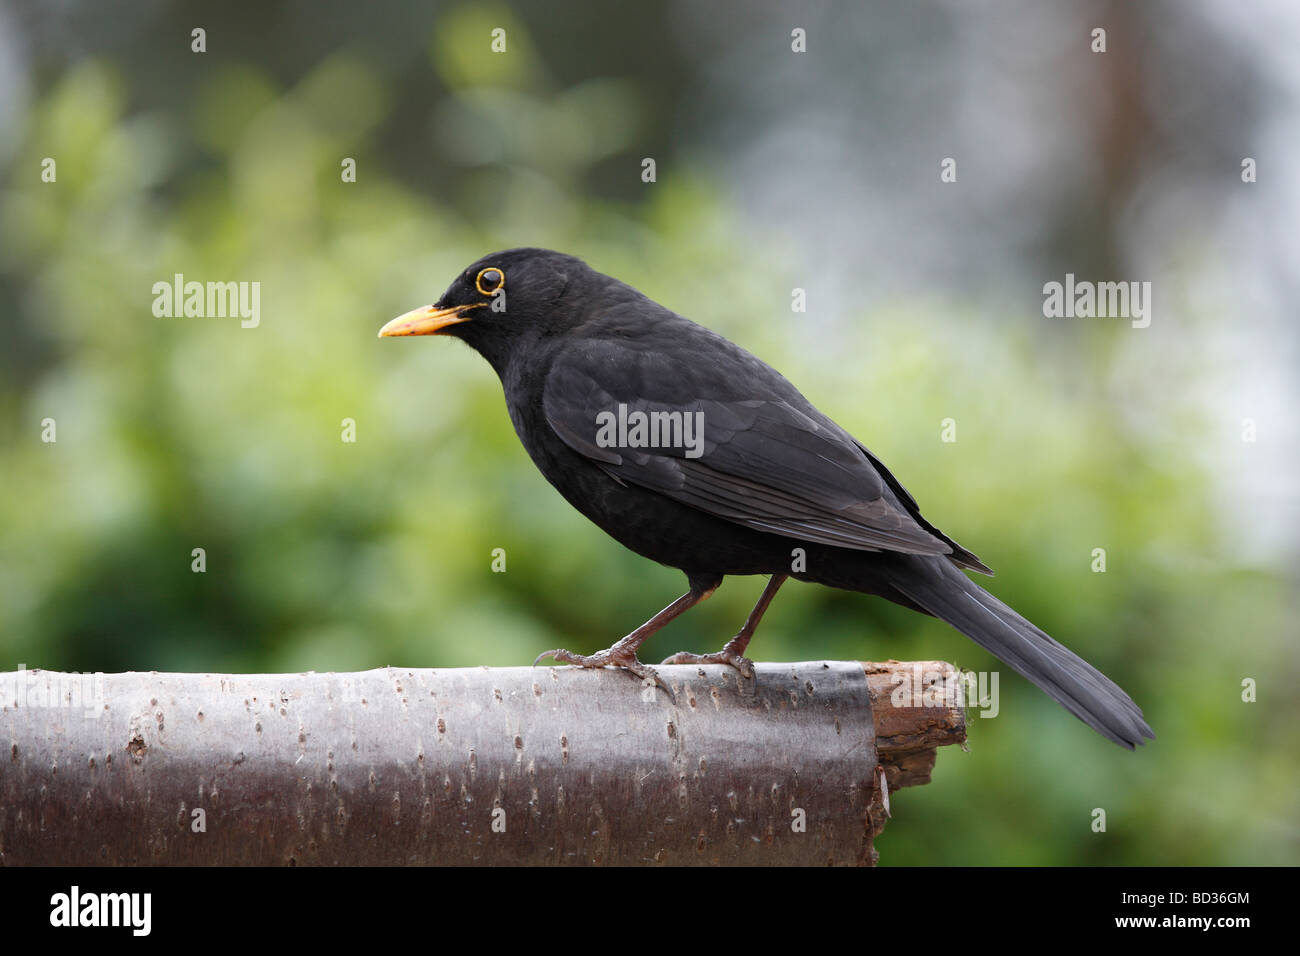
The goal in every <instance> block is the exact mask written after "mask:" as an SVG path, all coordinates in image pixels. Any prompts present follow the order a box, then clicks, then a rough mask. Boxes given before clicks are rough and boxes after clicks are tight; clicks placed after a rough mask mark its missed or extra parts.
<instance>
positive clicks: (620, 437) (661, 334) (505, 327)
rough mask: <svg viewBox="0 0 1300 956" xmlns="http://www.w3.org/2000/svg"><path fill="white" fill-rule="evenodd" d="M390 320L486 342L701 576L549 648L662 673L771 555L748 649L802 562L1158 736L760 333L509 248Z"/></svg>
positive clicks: (562, 481) (558, 456) (564, 434)
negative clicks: (603, 634)
mask: <svg viewBox="0 0 1300 956" xmlns="http://www.w3.org/2000/svg"><path fill="white" fill-rule="evenodd" d="M379 334H380V335H381V336H396V335H430V334H440V335H451V336H454V337H456V338H459V339H461V340H462V341H464V342H465V343H466V344H467V345H469V346H470V347H471V348H473V349H475V350H476V351H477V352H478V353H479V354H481V355H482V356H483V357H484V358H485V359H487V361H488V363H489V364H490V365H491V366H492V368H493V369H494V370H495V371H496V373H497V375H498V376H500V378H501V384H502V386H503V387H504V389H505V398H506V406H507V407H508V409H509V411H510V420H511V421H512V422H513V423H514V426H515V431H516V432H517V433H518V435H519V439H520V441H522V442H523V445H524V448H525V449H527V451H528V454H529V455H530V456H531V457H532V459H533V462H534V463H535V464H536V465H537V467H538V468H539V469H541V472H542V474H543V475H545V476H546V479H547V480H548V481H549V482H550V483H551V484H552V485H554V486H555V487H556V488H557V489H558V490H559V492H560V494H562V495H563V496H564V497H565V498H566V499H567V500H568V502H569V503H570V504H571V505H573V506H574V507H575V508H577V509H578V510H579V511H581V512H582V513H583V514H584V515H586V516H587V517H588V518H590V519H591V520H592V521H594V522H595V523H596V524H597V525H599V526H600V527H601V528H603V529H604V530H605V532H606V533H608V534H609V535H610V536H611V537H613V538H614V539H615V540H617V541H619V542H621V543H622V544H623V545H625V546H626V547H628V548H631V549H632V550H633V551H635V552H636V553H638V554H640V555H643V556H645V557H647V558H650V559H651V560H654V561H658V562H659V563H661V564H665V565H668V566H670V567H675V568H680V569H681V570H682V571H684V572H685V573H686V579H687V581H688V582H689V585H690V589H689V590H688V591H687V592H686V593H685V594H683V595H682V596H681V597H679V598H678V599H677V600H676V601H673V602H672V603H671V604H669V605H668V606H667V607H666V608H664V609H663V610H662V611H660V612H659V613H658V614H656V615H655V616H654V617H652V618H651V619H650V620H648V621H646V622H645V623H644V624H642V625H641V626H640V627H638V628H637V629H636V630H634V631H632V632H631V633H630V634H628V635H627V636H626V637H624V638H622V639H621V640H620V641H618V642H617V643H615V644H614V645H613V646H612V647H610V648H608V649H606V650H603V651H601V652H599V653H597V654H592V655H590V656H582V655H579V654H574V653H572V652H570V651H566V650H554V651H547V652H546V653H545V654H542V655H541V656H540V657H539V658H538V660H539V661H540V660H541V659H542V658H544V657H548V656H550V657H554V658H555V659H556V660H558V661H563V662H566V663H569V664H576V665H578V666H580V667H600V666H604V665H607V664H612V665H615V666H619V667H623V668H626V669H627V670H629V671H631V672H632V673H633V674H636V675H637V676H639V677H642V678H647V677H655V679H657V677H656V676H655V675H654V672H653V671H652V670H651V669H650V668H648V667H646V666H645V665H643V664H642V663H641V662H640V661H639V660H638V659H637V648H638V647H639V646H640V644H641V643H642V642H643V641H644V640H645V639H646V638H648V637H649V636H650V635H651V634H653V633H655V631H657V630H659V628H661V627H663V625H665V624H667V623H668V622H669V621H671V620H672V619H673V618H675V617H677V615H679V614H681V613H682V612H683V611H685V610H686V609H687V608H689V607H691V606H692V605H694V604H696V603H698V602H699V601H702V600H704V599H705V598H707V597H708V596H709V595H710V594H712V593H713V591H714V590H715V589H716V588H717V587H718V585H719V584H721V583H722V579H723V576H724V575H728V574H768V575H771V578H770V580H769V582H768V584H767V587H766V588H765V589H764V591H763V595H762V597H760V598H759V600H758V603H757V604H756V605H755V606H754V609H753V611H752V612H750V615H749V618H748V620H746V621H745V624H744V626H743V627H742V628H741V629H740V631H739V633H737V634H736V636H735V637H733V638H732V639H731V640H730V641H729V642H728V643H727V645H726V646H725V647H724V648H723V649H722V650H721V651H719V652H717V653H716V654H704V655H696V654H687V653H682V654H677V655H675V656H673V657H671V658H669V659H668V660H667V661H665V662H664V663H693V662H709V663H727V664H731V665H732V666H734V667H736V668H737V669H738V670H739V671H740V672H741V673H742V674H744V675H746V676H751V675H752V674H753V667H752V665H751V663H750V662H749V661H748V660H747V659H746V658H744V657H743V656H742V655H743V654H744V652H745V649H746V647H747V646H748V644H749V641H750V638H752V637H753V636H754V629H755V628H756V627H757V625H758V622H759V619H760V618H761V617H762V616H763V612H764V611H765V610H766V609H767V606H768V604H769V603H770V602H771V600H772V598H773V596H774V595H775V594H776V591H777V589H778V588H779V587H780V586H781V584H782V582H784V581H785V580H786V578H788V577H794V578H798V579H799V580H803V581H815V582H817V583H819V584H825V585H829V586H831V587H836V588H845V589H847V590H851V591H861V592H863V593H866V594H875V595H879V596H880V597H883V598H886V599H887V600H890V601H893V602H895V603H896V604H901V605H903V606H904V607H908V608H911V609H912V610H914V611H920V612H922V613H924V614H931V615H933V616H935V617H938V618H941V619H943V620H945V621H947V622H948V623H949V624H951V625H952V626H953V627H955V628H957V630H959V631H961V632H962V633H963V634H965V635H967V636H968V637H970V638H971V639H972V640H974V641H975V642H976V643H977V644H979V645H980V646H981V647H983V648H985V649H986V650H988V651H989V652H990V653H992V654H994V655H995V656H996V657H998V658H999V659H1001V660H1002V661H1004V662H1005V663H1006V664H1008V665H1009V666H1011V667H1012V668H1014V669H1015V670H1016V671H1017V672H1018V673H1020V674H1022V675H1023V676H1024V677H1026V678H1028V679H1029V680H1031V681H1033V682H1034V683H1035V684H1037V685H1038V686H1039V687H1040V688H1042V690H1043V691H1045V692H1046V693H1047V694H1048V695H1049V696H1051V697H1052V698H1053V699H1054V700H1056V701H1058V702H1060V703H1061V705H1062V706H1064V707H1065V708H1066V710H1068V711H1070V713H1072V714H1074V715H1075V716H1076V717H1078V718H1079V719H1080V720H1082V721H1083V722H1084V723H1086V724H1088V725H1089V726H1090V727H1092V728H1093V729H1095V730H1096V731H1097V732H1098V733H1100V734H1102V735H1103V736H1105V737H1107V738H1109V739H1110V740H1113V741H1115V742H1116V743H1117V744H1120V745H1122V746H1125V747H1128V748H1129V749H1132V748H1133V746H1134V745H1135V744H1140V743H1142V742H1143V738H1154V736H1155V735H1154V734H1153V733H1152V732H1151V728H1150V727H1148V726H1147V724H1146V722H1145V721H1144V720H1143V718H1142V711H1141V710H1140V709H1139V708H1138V706H1137V705H1136V704H1134V703H1133V701H1132V700H1131V699H1130V698H1129V696H1128V695H1127V694H1125V693H1124V691H1123V690H1121V689H1120V688H1119V687H1118V686H1117V685H1116V684H1115V683H1113V682H1112V681H1111V680H1110V679H1109V678H1107V677H1106V676H1105V675H1104V674H1102V673H1101V672H1100V671H1098V670H1097V669H1096V668H1094V667H1093V666H1092V665H1090V664H1089V663H1087V662H1086V661H1084V660H1083V659H1082V658H1080V657H1078V656H1076V655H1075V654H1073V653H1072V652H1071V651H1069V650H1068V649H1067V648H1065V647H1063V646H1062V645H1061V644H1058V643H1057V642H1056V641H1054V640H1053V639H1052V638H1051V637H1049V636H1048V635H1047V634H1045V633H1044V632H1043V631H1041V630H1039V629H1038V628H1037V627H1035V626H1034V625H1033V624H1031V623H1030V622H1029V621H1027V620H1025V619H1024V618H1023V617H1021V616H1020V615H1019V614H1017V613H1016V612H1015V611H1013V610H1012V609H1011V608H1010V607H1008V606H1007V605H1006V604H1003V603H1002V602H1001V601H999V600H998V599H997V598H996V597H994V596H993V595H992V594H989V593H988V592H987V591H985V590H984V589H983V588H981V587H979V586H978V585H977V584H975V583H974V581H972V580H971V579H970V578H968V577H967V576H966V574H965V573H964V572H963V569H970V570H973V571H979V572H982V573H984V574H991V573H992V572H991V571H990V570H989V569H988V568H987V567H985V566H984V564H983V563H981V562H980V560H979V558H977V557H976V556H975V555H974V554H972V553H971V552H969V551H967V550H966V549H965V548H963V547H962V546H961V545H959V544H957V542H955V541H954V540H953V539H952V538H950V537H948V536H947V535H945V534H944V533H943V532H941V531H940V530H939V529H938V528H936V527H935V526H934V525H932V524H930V522H928V521H926V520H925V518H923V517H922V516H921V512H920V510H919V509H918V508H917V504H916V501H915V500H913V498H912V496H911V495H910V494H908V493H907V490H906V489H905V488H904V487H903V486H902V485H901V484H900V483H899V481H898V479H896V478H895V477H894V476H893V475H892V474H891V473H890V472H889V469H887V468H886V467H885V466H884V465H883V464H882V463H881V462H880V460H879V459H878V458H876V456H874V455H873V454H872V453H871V452H870V451H868V450H867V449H866V447H865V446H864V445H862V444H861V443H860V442H858V441H857V440H856V439H854V438H853V436H851V435H850V434H849V433H848V432H846V431H845V430H844V429H843V428H841V427H840V426H839V425H837V424H835V422H833V421H831V420H830V419H829V418H827V417H826V416H825V415H823V414H822V413H821V412H819V411H818V410H817V409H816V408H814V407H813V405H812V403H811V402H809V401H808V400H807V399H806V398H804V397H803V395H801V394H800V393H799V391H798V390H797V389H795V387H794V386H793V385H791V384H790V383H789V382H788V381H787V380H786V379H785V378H784V377H783V376H782V375H781V374H780V373H779V372H777V371H776V370H775V369H773V368H772V367H771V366H769V365H767V364H765V363H764V362H762V361H760V360H759V359H757V358H755V357H754V356H753V355H750V354H749V353H748V352H746V351H745V350H744V349H742V348H740V347H739V346H737V345H734V344H733V343H731V342H729V341H728V340H726V339H724V338H723V337H722V336H720V335H717V334H715V333H713V332H710V331H709V330H708V329H705V328H703V327H701V326H699V325H696V324H695V323H694V322H691V321H690V320H688V319H685V318H683V317H682V316H680V315H677V314H676V313H674V312H671V311H669V310H668V309H665V308H664V307H663V306H661V305H659V304H658V303H656V302H653V301H651V300H650V299H648V298H647V297H646V296H644V295H642V294H641V293H640V292H638V291H637V290H636V289H633V288H632V287H631V286H628V285H626V284H624V283H622V282H619V281H618V280H617V279H613V278H611V277H609V276H607V275H602V274H601V273H599V272H596V271H595V270H594V269H591V268H590V267H589V266H587V265H586V264H585V263H584V262H582V261H581V260H580V259H577V258H575V257H573V256H568V255H563V254H561V253H558V252H551V251H549V250H546V249H510V250H506V251H504V252H497V253H493V254H492V255H489V256H485V257H483V258H482V259H480V260H479V261H478V262H475V263H474V264H473V265H471V266H470V267H469V268H468V269H466V270H465V271H464V272H463V273H462V274H461V275H460V276H458V277H457V278H456V281H454V282H453V283H452V284H451V286H450V287H449V288H448V289H447V291H446V292H445V293H443V295H442V298H440V299H439V300H438V302H437V303H435V304H434V305H431V306H427V307H425V308H422V309H416V310H414V311H412V312H408V313H406V314H405V315H402V316H400V317H398V318H396V319H393V320H392V321H391V322H389V323H388V324H387V325H385V326H384V327H383V329H381V330H380V332H379Z"/></svg>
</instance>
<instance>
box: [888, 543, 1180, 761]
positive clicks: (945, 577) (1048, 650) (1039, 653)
mask: <svg viewBox="0 0 1300 956" xmlns="http://www.w3.org/2000/svg"><path fill="white" fill-rule="evenodd" d="M890 583H891V585H892V586H893V587H894V588H895V589H896V590H897V591H898V592H899V593H900V594H902V595H903V596H904V597H905V598H907V600H908V601H911V602H912V603H914V604H916V605H918V606H920V607H921V608H924V609H925V610H926V611H928V612H929V613H931V614H933V615H934V616H935V617H937V618H941V619H942V620H945V621H947V622H948V623H949V624H951V625H952V626H953V627H955V628H957V630H959V631H961V632H962V633H963V634H965V635H966V636H967V637H969V638H970V639H971V640H973V641H974V642H975V643H976V644H978V645H979V646H980V647H982V648H984V649H985V650H987V651H988V652H989V653H990V654H992V655H994V656H995V657H997V658H998V660H1000V661H1002V662H1003V663H1005V664H1007V665H1008V666H1010V667H1011V668H1013V669H1014V670H1015V671H1016V673H1018V674H1020V675H1021V676H1023V677H1025V678H1026V679H1028V680H1031V681H1033V682H1034V683H1035V684H1037V685H1038V686H1039V687H1040V688H1042V689H1043V691H1044V692H1045V693H1046V694H1047V695H1048V696H1049V697H1051V698H1052V699H1053V700H1056V701H1057V702H1059V703H1060V704H1061V706H1063V707H1064V708H1065V709H1066V710H1068V711H1069V712H1070V713H1072V714H1074V716H1076V717H1078V718H1079V719H1080V720H1082V721H1083V722H1084V723H1085V724H1087V725H1088V726H1089V727H1091V728H1092V729H1093V730H1095V731H1097V733H1099V734H1101V735H1102V736H1103V737H1106V738H1108V739H1110V740H1113V741H1115V743H1117V744H1119V745H1120V746H1121V747H1127V748H1128V749H1129V750H1132V749H1133V747H1134V745H1135V744H1140V743H1143V742H1144V738H1149V739H1152V740H1154V739H1155V736H1156V735H1155V734H1154V733H1153V732H1152V730H1151V728H1150V727H1148V726H1147V723H1146V721H1145V720H1143V719H1142V710H1141V708H1139V707H1138V705H1137V704H1135V703H1133V700H1132V699H1131V698H1130V697H1129V696H1128V694H1126V693H1124V691H1123V690H1121V689H1120V687H1119V685H1117V684H1116V683H1115V682H1114V681H1112V680H1111V679H1110V678H1109V677H1107V676H1106V675H1105V674H1103V673H1102V672H1101V671H1099V670H1097V668H1095V667H1093V666H1092V665H1091V664H1089V663H1088V662H1087V661H1085V660H1084V659H1083V658H1081V657H1079V656H1078V655H1077V654H1075V653H1074V652H1073V651H1071V650H1069V649H1068V648H1066V647H1064V646H1063V645H1061V644H1058V643H1057V642H1056V641H1054V640H1052V638H1050V637H1048V636H1047V635H1046V634H1044V633H1043V632H1042V631H1041V630H1039V629H1038V628H1037V627H1035V626H1034V625H1033V624H1031V623H1030V622H1029V621H1027V620H1025V619H1024V618H1023V617H1021V616H1020V615H1019V614H1017V613H1016V612H1015V611H1013V610H1012V609H1011V608H1009V607H1008V606H1007V605H1005V604H1003V603H1002V602H1001V601H999V600H998V599H997V598H995V597H994V596H993V595H992V594H989V592H988V591H985V590H984V589H983V588H981V587H980V586H979V585H978V584H976V583H975V582H974V581H972V580H971V579H970V578H968V577H966V575H965V574H964V573H963V572H962V571H960V570H958V569H957V568H956V567H955V566H953V564H952V563H951V562H950V561H948V560H947V559H946V558H930V557H916V558H913V559H911V560H909V561H907V562H906V563H905V564H904V565H903V566H902V567H900V568H899V573H898V574H897V575H892V574H891V575H890Z"/></svg>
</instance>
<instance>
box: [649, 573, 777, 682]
mask: <svg viewBox="0 0 1300 956" xmlns="http://www.w3.org/2000/svg"><path fill="white" fill-rule="evenodd" d="M787 577H789V575H788V574H774V575H772V577H771V578H770V579H769V580H768V582H767V587H765V588H763V593H762V594H761V595H759V598H758V603H757V604H755V605H754V609H753V610H752V611H750V612H749V617H747V618H746V619H745V626H744V627H742V628H741V629H740V631H739V633H737V634H736V636H735V637H733V638H732V639H731V640H729V641H727V643H726V644H725V645H724V646H723V648H722V650H720V651H718V652H717V653H715V654H692V653H690V652H689V651H682V652H681V653H678V654H674V655H673V656H672V657H670V658H668V659H667V660H665V661H664V663H665V664H730V665H731V666H732V667H734V668H735V669H736V670H738V671H740V676H741V677H744V678H747V679H748V678H751V677H753V676H754V662H753V661H751V660H750V659H749V658H748V657H744V656H742V655H743V654H744V653H745V648H746V647H748V646H749V639H750V638H751V637H753V636H754V631H756V630H757V629H758V622H759V621H761V620H762V619H763V613H764V612H765V611H766V610H767V606H768V605H769V604H771V603H772V598H774V597H776V592H777V589H779V588H780V587H781V585H782V584H784V583H785V579H786V578H787Z"/></svg>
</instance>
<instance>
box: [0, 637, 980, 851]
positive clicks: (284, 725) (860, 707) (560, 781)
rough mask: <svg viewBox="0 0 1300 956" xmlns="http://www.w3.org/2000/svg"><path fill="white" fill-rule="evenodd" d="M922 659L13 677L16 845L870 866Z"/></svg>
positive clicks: (7, 679) (908, 781)
mask: <svg viewBox="0 0 1300 956" xmlns="http://www.w3.org/2000/svg"><path fill="white" fill-rule="evenodd" d="M915 666H917V665H913V664H900V663H898V662H889V663H887V664H861V663H858V662H848V663H844V662H829V661H814V662H806V663H796V664H759V665H757V667H756V677H755V679H754V680H752V681H750V680H745V679H743V678H740V677H739V676H738V675H737V673H736V672H735V671H734V670H732V669H730V668H725V667H721V666H716V665H709V666H695V665H681V666H664V667H660V668H658V671H659V673H660V675H661V677H663V678H664V680H665V682H666V683H667V685H668V686H669V687H670V688H671V695H670V693H668V692H665V691H664V690H663V689H660V688H654V687H646V686H638V683H637V682H636V681H635V679H634V678H630V677H629V675H627V674H626V673H625V672H621V671H615V670H612V669H601V670H581V669H578V668H572V667H509V668H486V667H481V668H464V669H438V670H425V669H412V668H396V667H388V668H381V669H377V670H371V671H364V672H360V673H349V674H332V673H331V674H317V673H307V674H287V675H284V674H248V675H240V674H167V673H156V672H153V673H139V672H132V673H125V674H97V675H77V674H62V673H57V672H49V671H18V672H14V673H9V674H0V702H2V703H3V709H2V710H0V744H3V743H7V744H8V747H7V751H8V752H7V753H5V754H0V863H3V864H6V865H51V864H63V865H134V864H155V865H158V864H163V865H207V864H261V865H267V864H271V865H276V864H283V865H290V866H293V865H347V864H368V865H394V864H436V865H457V864H475V865H486V864H504V865H518V864H549V865H555V864H613V865H646V864H649V865H654V864H661V865H695V864H709V865H826V864H849V865H861V864H868V865H870V864H874V863H875V861H876V851H875V848H874V842H873V841H874V838H875V836H876V835H877V834H878V833H879V832H880V830H881V828H883V826H884V822H885V819H886V818H887V816H888V814H889V810H888V807H889V798H890V794H891V793H892V792H893V791H895V790H897V789H900V788H902V787H906V786H914V785H918V784H921V783H926V782H928V781H929V779H930V772H931V768H932V767H933V766H934V760H935V748H936V747H938V746H944V745H947V744H950V743H960V742H961V741H962V740H964V738H965V722H964V713H963V710H962V708H961V706H960V703H959V701H958V702H957V703H955V704H952V705H951V706H949V705H945V704H943V703H942V702H941V703H940V704H938V705H935V704H934V703H931V704H928V705H927V704H923V703H922V702H919V701H917V700H915V695H914V694H913V695H911V698H912V699H909V700H903V699H900V697H899V691H898V687H899V685H900V683H902V682H906V681H908V680H912V681H913V682H914V674H915V672H914V671H913V668H914V667H915ZM919 666H920V667H921V668H922V669H923V670H924V671H925V672H933V673H934V674H936V675H939V676H938V677H936V681H938V682H942V681H946V680H951V679H952V678H953V675H955V673H956V672H955V671H953V669H952V668H951V666H950V665H948V664H944V663H938V662H921V664H920V665H919Z"/></svg>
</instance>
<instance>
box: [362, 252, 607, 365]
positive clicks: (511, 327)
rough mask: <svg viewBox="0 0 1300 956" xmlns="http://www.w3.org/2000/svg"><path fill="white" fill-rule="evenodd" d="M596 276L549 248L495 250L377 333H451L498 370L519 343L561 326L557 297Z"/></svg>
mask: <svg viewBox="0 0 1300 956" xmlns="http://www.w3.org/2000/svg"><path fill="white" fill-rule="evenodd" d="M594 275H596V273H594V272H593V271H592V270H591V269H590V268H588V266H587V265H586V264H585V263H583V262H582V260H580V259H577V258H575V257H573V256H568V255H565V254H563V253H560V252H552V251H550V250H549V249H507V250H505V251H503V252H494V253H491V254H490V255H486V256H484V257H483V258H481V259H479V260H478V261H477V262H475V263H474V264H473V265H471V266H469V268H467V269H465V270H464V271H463V272H461V274H460V275H458V276H457V277H456V279H455V280H454V281H453V282H452V284H451V285H450V286H448V287H447V291H446V292H444V293H443V294H442V296H441V297H440V298H439V299H438V301H437V302H435V303H433V305H426V306H422V307H421V308H418V309H413V310H411V311H410V312H407V313H406V314H405V315H399V316H398V317H397V318H395V319H393V320H392V321H391V322H389V323H388V324H387V325H385V326H384V327H383V328H382V329H380V330H379V335H380V336H381V337H387V336H396V335H451V336H454V337H456V338H458V339H462V340H463V341H464V342H466V343H467V344H468V345H470V346H472V347H473V348H474V349H476V350H477V351H479V352H480V353H482V355H483V356H484V357H485V358H486V359H487V360H488V361H489V362H491V363H492V364H493V366H495V367H497V369H498V371H499V370H500V365H499V364H498V363H499V362H502V361H504V360H505V358H506V356H508V354H509V353H510V352H511V351H512V350H513V349H514V346H515V345H516V344H517V343H518V342H521V341H525V340H530V339H533V338H535V337H536V336H538V335H541V334H545V333H546V332H548V331H557V330H558V329H559V328H560V327H562V326H563V325H564V324H565V322H566V316H567V315H568V314H569V313H568V310H561V309H560V308H558V307H559V305H560V302H561V299H563V298H564V296H565V293H566V292H568V291H569V289H570V286H571V285H573V284H574V283H577V284H579V285H581V284H582V283H583V282H585V281H587V280H588V278H589V277H591V276H594Z"/></svg>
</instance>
